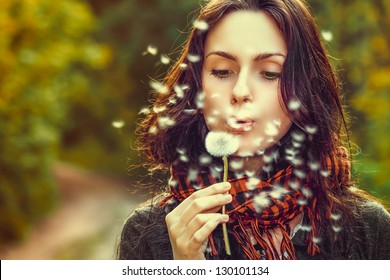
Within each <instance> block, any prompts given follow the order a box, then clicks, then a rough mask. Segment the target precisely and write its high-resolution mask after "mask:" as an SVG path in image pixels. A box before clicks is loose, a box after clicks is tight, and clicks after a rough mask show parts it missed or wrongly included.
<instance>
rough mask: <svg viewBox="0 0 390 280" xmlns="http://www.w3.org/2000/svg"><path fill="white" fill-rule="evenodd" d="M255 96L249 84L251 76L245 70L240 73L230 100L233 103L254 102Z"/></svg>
mask: <svg viewBox="0 0 390 280" xmlns="http://www.w3.org/2000/svg"><path fill="white" fill-rule="evenodd" d="M252 101H253V96H252V93H251V89H250V86H249V77H248V74H247V73H245V72H242V73H240V75H239V76H238V80H237V82H236V84H235V85H234V87H233V90H232V94H231V98H230V102H231V104H241V103H247V102H252Z"/></svg>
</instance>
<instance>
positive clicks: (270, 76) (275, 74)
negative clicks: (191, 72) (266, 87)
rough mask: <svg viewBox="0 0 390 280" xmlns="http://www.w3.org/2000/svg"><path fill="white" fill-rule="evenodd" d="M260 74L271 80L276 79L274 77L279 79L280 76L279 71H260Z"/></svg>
mask: <svg viewBox="0 0 390 280" xmlns="http://www.w3.org/2000/svg"><path fill="white" fill-rule="evenodd" d="M260 75H261V76H262V77H263V78H264V79H266V80H269V81H273V80H276V79H279V78H280V73H279V72H268V71H263V72H261V73H260Z"/></svg>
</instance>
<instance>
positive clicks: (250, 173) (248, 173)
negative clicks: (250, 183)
mask: <svg viewBox="0 0 390 280" xmlns="http://www.w3.org/2000/svg"><path fill="white" fill-rule="evenodd" d="M255 174H256V171H255V170H252V171H249V170H245V175H246V176H248V177H253V176H255Z"/></svg>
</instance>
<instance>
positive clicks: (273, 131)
mask: <svg viewBox="0 0 390 280" xmlns="http://www.w3.org/2000/svg"><path fill="white" fill-rule="evenodd" d="M264 133H265V134H266V135H268V136H271V137H274V136H276V135H278V134H279V127H278V126H277V125H276V124H275V123H274V122H269V123H267V124H266V126H265V129H264Z"/></svg>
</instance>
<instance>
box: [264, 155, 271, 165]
mask: <svg viewBox="0 0 390 280" xmlns="http://www.w3.org/2000/svg"><path fill="white" fill-rule="evenodd" d="M263 161H264V163H271V162H272V156H271V155H264V157H263Z"/></svg>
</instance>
